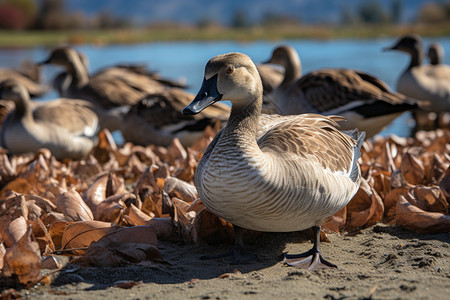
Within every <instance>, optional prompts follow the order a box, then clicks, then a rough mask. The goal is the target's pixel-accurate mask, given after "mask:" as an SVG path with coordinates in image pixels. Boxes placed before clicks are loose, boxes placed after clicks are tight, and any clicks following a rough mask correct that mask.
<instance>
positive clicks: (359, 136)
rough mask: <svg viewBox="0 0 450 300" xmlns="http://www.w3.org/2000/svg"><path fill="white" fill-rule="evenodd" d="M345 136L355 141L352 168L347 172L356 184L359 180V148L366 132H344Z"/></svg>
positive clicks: (355, 130)
mask: <svg viewBox="0 0 450 300" xmlns="http://www.w3.org/2000/svg"><path fill="white" fill-rule="evenodd" d="M344 133H345V134H347V135H348V136H350V137H351V138H353V139H355V140H356V145H355V146H354V148H353V160H352V167H351V169H350V172H349V178H350V179H351V180H352V181H353V182H356V181H357V180H358V178H359V174H360V172H359V166H358V159H359V157H360V156H361V147H362V144H363V142H364V140H365V138H366V132H365V131H361V132H360V131H358V130H357V129H354V130H349V131H344Z"/></svg>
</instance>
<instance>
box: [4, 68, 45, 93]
mask: <svg viewBox="0 0 450 300" xmlns="http://www.w3.org/2000/svg"><path fill="white" fill-rule="evenodd" d="M30 68H32V71H30V73H32V74H25V73H23V72H21V71H18V70H14V69H10V68H0V82H2V81H5V80H8V79H12V80H15V81H17V82H20V83H21V84H22V85H23V86H24V87H25V88H26V89H27V91H28V94H29V95H30V97H39V96H42V95H44V94H45V93H46V92H47V91H48V89H47V88H46V87H44V86H43V85H41V83H40V82H39V81H38V80H39V67H38V66H37V65H33V66H30Z"/></svg>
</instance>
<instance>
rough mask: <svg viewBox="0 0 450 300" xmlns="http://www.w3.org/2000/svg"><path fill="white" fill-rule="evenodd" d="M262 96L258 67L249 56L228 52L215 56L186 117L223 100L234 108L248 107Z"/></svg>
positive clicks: (206, 70) (185, 111)
mask: <svg viewBox="0 0 450 300" xmlns="http://www.w3.org/2000/svg"><path fill="white" fill-rule="evenodd" d="M258 96H261V101H262V83H261V78H260V76H259V73H258V70H257V69H256V66H255V64H254V63H253V61H252V60H251V59H250V57H248V56H247V55H245V54H242V53H236V52H234V53H227V54H222V55H218V56H215V57H213V58H212V59H210V60H209V61H208V63H207V64H206V67H205V76H204V79H203V83H202V86H201V87H200V90H199V92H198V93H197V96H196V97H195V98H194V100H193V101H192V102H191V103H190V104H189V105H188V106H186V107H185V108H184V109H183V114H186V115H193V114H198V113H199V112H201V111H202V110H204V109H205V108H207V107H208V106H210V105H212V104H214V103H215V102H217V101H220V100H229V101H230V102H231V104H232V106H233V107H240V106H247V105H248V104H249V103H251V102H253V101H255V100H256V99H257V98H258Z"/></svg>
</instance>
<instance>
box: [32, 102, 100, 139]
mask: <svg viewBox="0 0 450 300" xmlns="http://www.w3.org/2000/svg"><path fill="white" fill-rule="evenodd" d="M33 117H34V119H35V120H36V121H38V122H47V123H52V124H56V125H58V126H59V127H62V128H65V129H66V130H68V132H69V133H71V134H73V135H78V136H87V137H94V136H95V135H96V134H97V131H98V129H99V121H98V117H97V114H96V113H95V112H94V111H93V105H92V104H91V103H90V102H88V101H83V100H76V99H64V98H60V99H57V100H53V101H49V102H44V103H43V104H41V105H37V106H36V107H35V108H34V110H33Z"/></svg>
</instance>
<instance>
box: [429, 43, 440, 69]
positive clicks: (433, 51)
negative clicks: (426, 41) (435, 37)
mask: <svg viewBox="0 0 450 300" xmlns="http://www.w3.org/2000/svg"><path fill="white" fill-rule="evenodd" d="M428 58H429V59H430V64H432V65H439V64H442V63H443V58H444V48H442V45H441V44H439V43H431V44H430V46H428Z"/></svg>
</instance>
